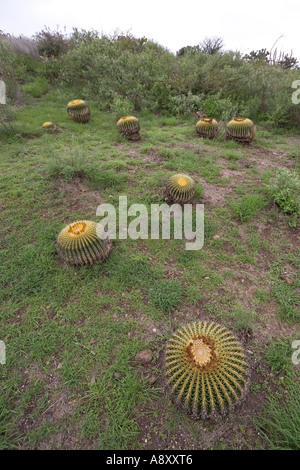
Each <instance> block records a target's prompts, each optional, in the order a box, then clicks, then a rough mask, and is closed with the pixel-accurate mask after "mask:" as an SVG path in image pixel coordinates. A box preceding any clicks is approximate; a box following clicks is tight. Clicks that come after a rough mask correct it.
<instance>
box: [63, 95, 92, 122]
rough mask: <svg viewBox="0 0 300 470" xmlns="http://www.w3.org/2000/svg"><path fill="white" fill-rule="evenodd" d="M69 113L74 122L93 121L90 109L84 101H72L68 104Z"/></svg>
mask: <svg viewBox="0 0 300 470" xmlns="http://www.w3.org/2000/svg"><path fill="white" fill-rule="evenodd" d="M67 112H68V114H69V116H70V118H71V119H73V121H76V122H89V120H90V119H91V113H90V108H89V107H88V105H87V104H86V102H85V101H83V100H72V101H70V102H69V103H68V106H67Z"/></svg>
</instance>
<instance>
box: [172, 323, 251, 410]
mask: <svg viewBox="0 0 300 470" xmlns="http://www.w3.org/2000/svg"><path fill="white" fill-rule="evenodd" d="M165 377H166V385H167V388H168V390H169V392H170V394H171V397H172V398H173V399H174V400H175V403H176V404H177V405H179V406H182V407H183V408H184V410H185V411H186V412H187V413H188V414H191V415H192V417H194V418H202V419H206V418H208V417H214V418H215V417H217V416H219V415H221V416H224V415H225V414H226V413H227V412H229V411H233V410H234V407H235V406H236V405H238V404H240V403H241V401H242V400H243V399H244V398H245V395H246V392H247V388H248V384H249V372H248V366H247V361H246V357H245V354H244V351H243V348H242V346H241V344H240V343H239V341H238V340H237V339H236V338H235V336H233V334H232V333H231V332H230V331H229V330H227V329H226V328H225V327H223V326H221V325H219V324H217V323H214V322H207V321H198V322H194V323H190V324H188V325H186V326H183V327H181V328H180V329H178V330H177V331H176V332H175V333H174V335H173V336H172V337H171V339H170V340H169V342H168V344H167V348H166V353H165Z"/></svg>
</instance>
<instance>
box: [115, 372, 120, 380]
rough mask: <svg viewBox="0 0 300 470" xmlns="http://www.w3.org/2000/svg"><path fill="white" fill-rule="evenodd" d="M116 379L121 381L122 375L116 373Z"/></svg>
mask: <svg viewBox="0 0 300 470" xmlns="http://www.w3.org/2000/svg"><path fill="white" fill-rule="evenodd" d="M114 378H115V379H116V380H120V379H121V378H122V375H121V374H120V372H115V373H114Z"/></svg>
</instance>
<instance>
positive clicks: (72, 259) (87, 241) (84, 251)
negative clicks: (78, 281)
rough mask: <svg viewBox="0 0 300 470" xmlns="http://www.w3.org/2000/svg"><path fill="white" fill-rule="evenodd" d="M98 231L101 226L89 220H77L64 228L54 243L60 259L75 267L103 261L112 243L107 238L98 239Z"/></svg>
mask: <svg viewBox="0 0 300 470" xmlns="http://www.w3.org/2000/svg"><path fill="white" fill-rule="evenodd" d="M99 230H101V226H100V225H98V226H97V223H96V222H93V221H90V220H79V221H76V222H73V223H72V224H69V225H67V226H66V227H64V228H63V229H62V230H61V232H60V233H59V234H58V237H57V242H56V251H57V254H58V256H59V257H60V259H61V260H62V261H63V262H65V263H67V264H71V265H77V266H81V265H84V264H88V265H89V264H94V263H96V262H97V261H99V260H105V259H106V258H107V257H108V256H109V254H110V252H111V250H112V242H111V240H109V238H105V239H103V240H102V239H101V238H99V236H98V234H99ZM97 232H98V233H97Z"/></svg>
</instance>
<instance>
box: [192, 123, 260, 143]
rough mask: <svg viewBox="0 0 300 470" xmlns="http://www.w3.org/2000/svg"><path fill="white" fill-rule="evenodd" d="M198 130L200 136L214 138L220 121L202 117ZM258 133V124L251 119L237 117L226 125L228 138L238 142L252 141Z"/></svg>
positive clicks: (197, 126)
mask: <svg viewBox="0 0 300 470" xmlns="http://www.w3.org/2000/svg"><path fill="white" fill-rule="evenodd" d="M196 131H197V134H198V135H199V136H200V137H204V138H206V139H213V138H214V137H216V135H217V133H218V123H217V121H216V120H215V119H213V118H209V117H201V119H200V120H199V121H198V122H197V124H196ZM255 134H256V126H255V124H254V123H253V121H251V119H248V118H245V117H236V118H234V119H232V120H231V121H229V122H228V123H227V125H226V138H227V139H231V140H236V141H237V142H242V143H250V142H252V140H253V139H254V137H255Z"/></svg>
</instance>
